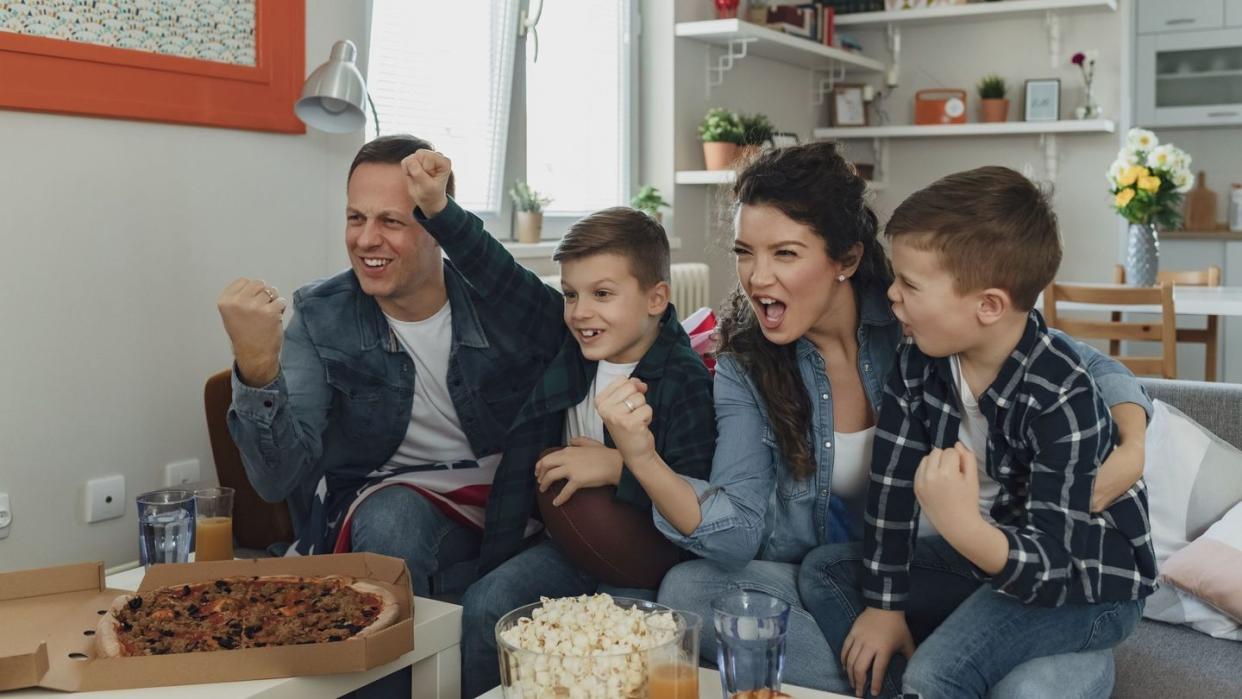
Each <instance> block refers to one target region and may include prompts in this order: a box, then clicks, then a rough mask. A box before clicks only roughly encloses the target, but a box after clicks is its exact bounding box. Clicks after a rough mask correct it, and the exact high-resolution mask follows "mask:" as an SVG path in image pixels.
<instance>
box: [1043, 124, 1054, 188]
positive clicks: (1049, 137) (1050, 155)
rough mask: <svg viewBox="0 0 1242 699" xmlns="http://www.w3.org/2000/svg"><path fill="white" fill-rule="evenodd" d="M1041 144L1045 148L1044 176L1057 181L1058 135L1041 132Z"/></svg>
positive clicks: (1050, 180)
mask: <svg viewBox="0 0 1242 699" xmlns="http://www.w3.org/2000/svg"><path fill="white" fill-rule="evenodd" d="M1039 145H1041V146H1043V148H1044V177H1045V179H1047V180H1048V183H1049V184H1053V183H1055V182H1056V181H1057V135H1056V134H1054V133H1045V134H1040V135H1039Z"/></svg>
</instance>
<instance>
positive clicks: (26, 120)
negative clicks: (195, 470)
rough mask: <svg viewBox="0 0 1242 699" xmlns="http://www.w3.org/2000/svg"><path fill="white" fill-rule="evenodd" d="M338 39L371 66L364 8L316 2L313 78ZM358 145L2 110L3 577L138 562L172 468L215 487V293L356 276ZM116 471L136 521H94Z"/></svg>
mask: <svg viewBox="0 0 1242 699" xmlns="http://www.w3.org/2000/svg"><path fill="white" fill-rule="evenodd" d="M338 38H350V39H353V40H354V42H355V43H357V44H358V45H359V48H360V49H363V50H362V51H360V53H362V54H363V55H365V42H366V39H367V35H366V22H365V3H362V2H348V3H343V2H336V1H334V0H309V1H308V3H307V32H306V63H307V70H308V71H309V70H311V69H313V68H314V67H315V66H316V65H318V64H319V63H320V62H322V61H323V60H325V59H326V58H327V55H328V50H329V48H330V47H331V45H332V42H333V41H334V40H336V39H338ZM361 141H362V135H361V134H352V135H349V136H334V135H329V134H324V133H320V132H316V131H308V132H307V133H306V134H305V135H285V134H279V135H278V134H268V133H259V132H253V131H239V130H231V129H211V128H199V127H190V126H179V125H171V124H152V123H143V122H136V121H122V120H110V119H93V118H83V117H71V116H59V115H53V114H42V113H33V112H30V113H23V112H12V111H0V153H3V154H4V155H3V157H2V160H0V202H2V208H3V213H0V221H2V223H0V231H2V233H3V239H4V241H5V244H6V250H5V254H4V255H3V256H0V278H3V279H4V280H5V289H6V292H5V293H4V295H3V297H2V298H0V322H2V323H3V326H4V328H5V329H4V334H3V339H0V347H3V354H2V361H0V386H3V395H2V396H0V491H3V492H7V493H9V495H10V497H11V498H12V509H13V516H14V521H13V526H12V528H11V530H10V531H11V534H10V536H9V537H8V538H7V539H4V540H0V571H2V570H14V569H20V568H28V567H34V566H43V565H51V564H60V563H69V562H76V561H86V560H100V559H102V560H104V561H106V562H107V563H108V564H109V565H115V564H118V563H121V562H124V561H129V560H133V559H136V558H137V543H136V542H137V539H136V531H137V524H136V514H135V510H134V507H133V504H132V501H133V497H134V496H135V495H137V494H138V493H140V492H143V491H144V490H149V489H152V488H155V487H159V486H161V485H162V470H163V465H164V464H165V463H167V462H170V461H174V460H178V459H184V458H197V459H199V460H200V461H201V463H202V466H203V474H204V477H205V478H206V479H209V480H214V470H213V467H212V460H211V451H210V447H209V445H208V440H207V432H206V427H205V423H204V417H203V403H202V390H203V382H204V380H205V379H206V378H207V376H208V375H210V374H211V373H214V372H216V371H218V370H220V369H222V368H224V367H226V366H228V363H229V361H230V358H231V354H230V352H229V348H228V342H227V339H226V337H225V334H224V331H223V329H222V328H221V326H220V321H219V316H218V314H217V313H216V309H215V298H216V295H217V294H218V293H219V291H220V289H222V288H223V287H224V285H225V284H227V283H228V282H229V281H231V280H232V279H234V278H235V277H237V276H240V275H247V276H259V277H262V278H264V279H265V280H266V281H267V282H268V283H269V284H274V285H275V286H277V287H278V288H279V289H281V290H282V291H291V290H292V289H294V288H296V287H297V286H299V285H301V284H303V283H305V282H306V281H308V280H310V279H311V278H314V277H316V276H323V275H325V274H328V273H330V272H332V271H334V270H335V269H337V268H340V267H342V266H343V265H344V264H345V256H344V247H343V230H344V228H343V223H342V222H343V211H344V207H345V190H344V181H345V173H346V169H347V168H348V165H349V162H350V160H351V159H352V157H353V154H354V152H355V151H356V150H357V148H358V146H359V145H360V144H361ZM107 474H122V475H124V476H125V479H126V497H127V507H126V512H125V516H124V518H121V519H115V520H110V521H107V522H101V523H97V524H91V525H88V524H85V523H84V522H83V519H82V514H81V509H82V508H81V499H82V496H81V491H82V485H83V484H84V483H85V481H86V480H87V479H89V478H93V477H96V476H102V475H107Z"/></svg>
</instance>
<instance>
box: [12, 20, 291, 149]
mask: <svg viewBox="0 0 1242 699" xmlns="http://www.w3.org/2000/svg"><path fill="white" fill-rule="evenodd" d="M0 20H3V21H0V24H2V25H3V26H4V29H5V30H4V31H0V109H17V110H28V111H37V112H54V113H59V114H76V115H82V116H98V117H111V118H118V119H136V120H143V121H159V122H171V123H178V124H196V125H202V126H217V127H224V128H234V129H251V130H258V131H276V132H283V133H305V131H306V128H305V126H304V125H303V124H302V122H301V121H299V120H298V118H297V116H296V115H295V114H294V113H293V105H294V102H296V101H297V98H298V95H299V93H300V91H301V88H302V81H303V79H304V78H305V51H306V40H305V32H306V29H305V27H306V5H305V1H304V0H222V1H221V2H216V3H214V4H209V3H167V2H161V3H150V2H141V0H111V2H108V3H82V2H75V0H40V2H38V3H28V2H16V1H9V0H0Z"/></svg>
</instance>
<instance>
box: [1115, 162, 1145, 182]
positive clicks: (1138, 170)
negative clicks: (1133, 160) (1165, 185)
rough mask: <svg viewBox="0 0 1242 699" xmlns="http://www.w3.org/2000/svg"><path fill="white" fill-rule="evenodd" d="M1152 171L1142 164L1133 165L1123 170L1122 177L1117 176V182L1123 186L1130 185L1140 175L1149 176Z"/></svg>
mask: <svg viewBox="0 0 1242 699" xmlns="http://www.w3.org/2000/svg"><path fill="white" fill-rule="evenodd" d="M1150 174H1151V172H1150V171H1149V170H1148V169H1147V168H1145V167H1143V166H1142V165H1131V166H1130V167H1128V168H1126V169H1125V170H1123V171H1122V173H1121V177H1118V178H1117V184H1119V185H1121V186H1122V187H1129V186H1130V185H1132V184H1134V183H1135V182H1136V181H1138V179H1139V178H1140V177H1147V176H1148V175H1150Z"/></svg>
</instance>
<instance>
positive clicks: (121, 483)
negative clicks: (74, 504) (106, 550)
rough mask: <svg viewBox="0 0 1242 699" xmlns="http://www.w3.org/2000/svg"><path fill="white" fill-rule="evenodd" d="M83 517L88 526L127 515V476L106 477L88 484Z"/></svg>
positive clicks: (92, 480) (94, 479)
mask: <svg viewBox="0 0 1242 699" xmlns="http://www.w3.org/2000/svg"><path fill="white" fill-rule="evenodd" d="M84 500H85V502H84V503H83V505H84V507H83V511H82V516H83V518H84V519H86V522H87V523H88V524H90V523H92V522H102V521H104V520H105V519H116V518H117V517H121V516H124V514H125V476H104V477H103V478H92V479H91V480H89V481H87V482H86V497H85V498H84Z"/></svg>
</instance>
